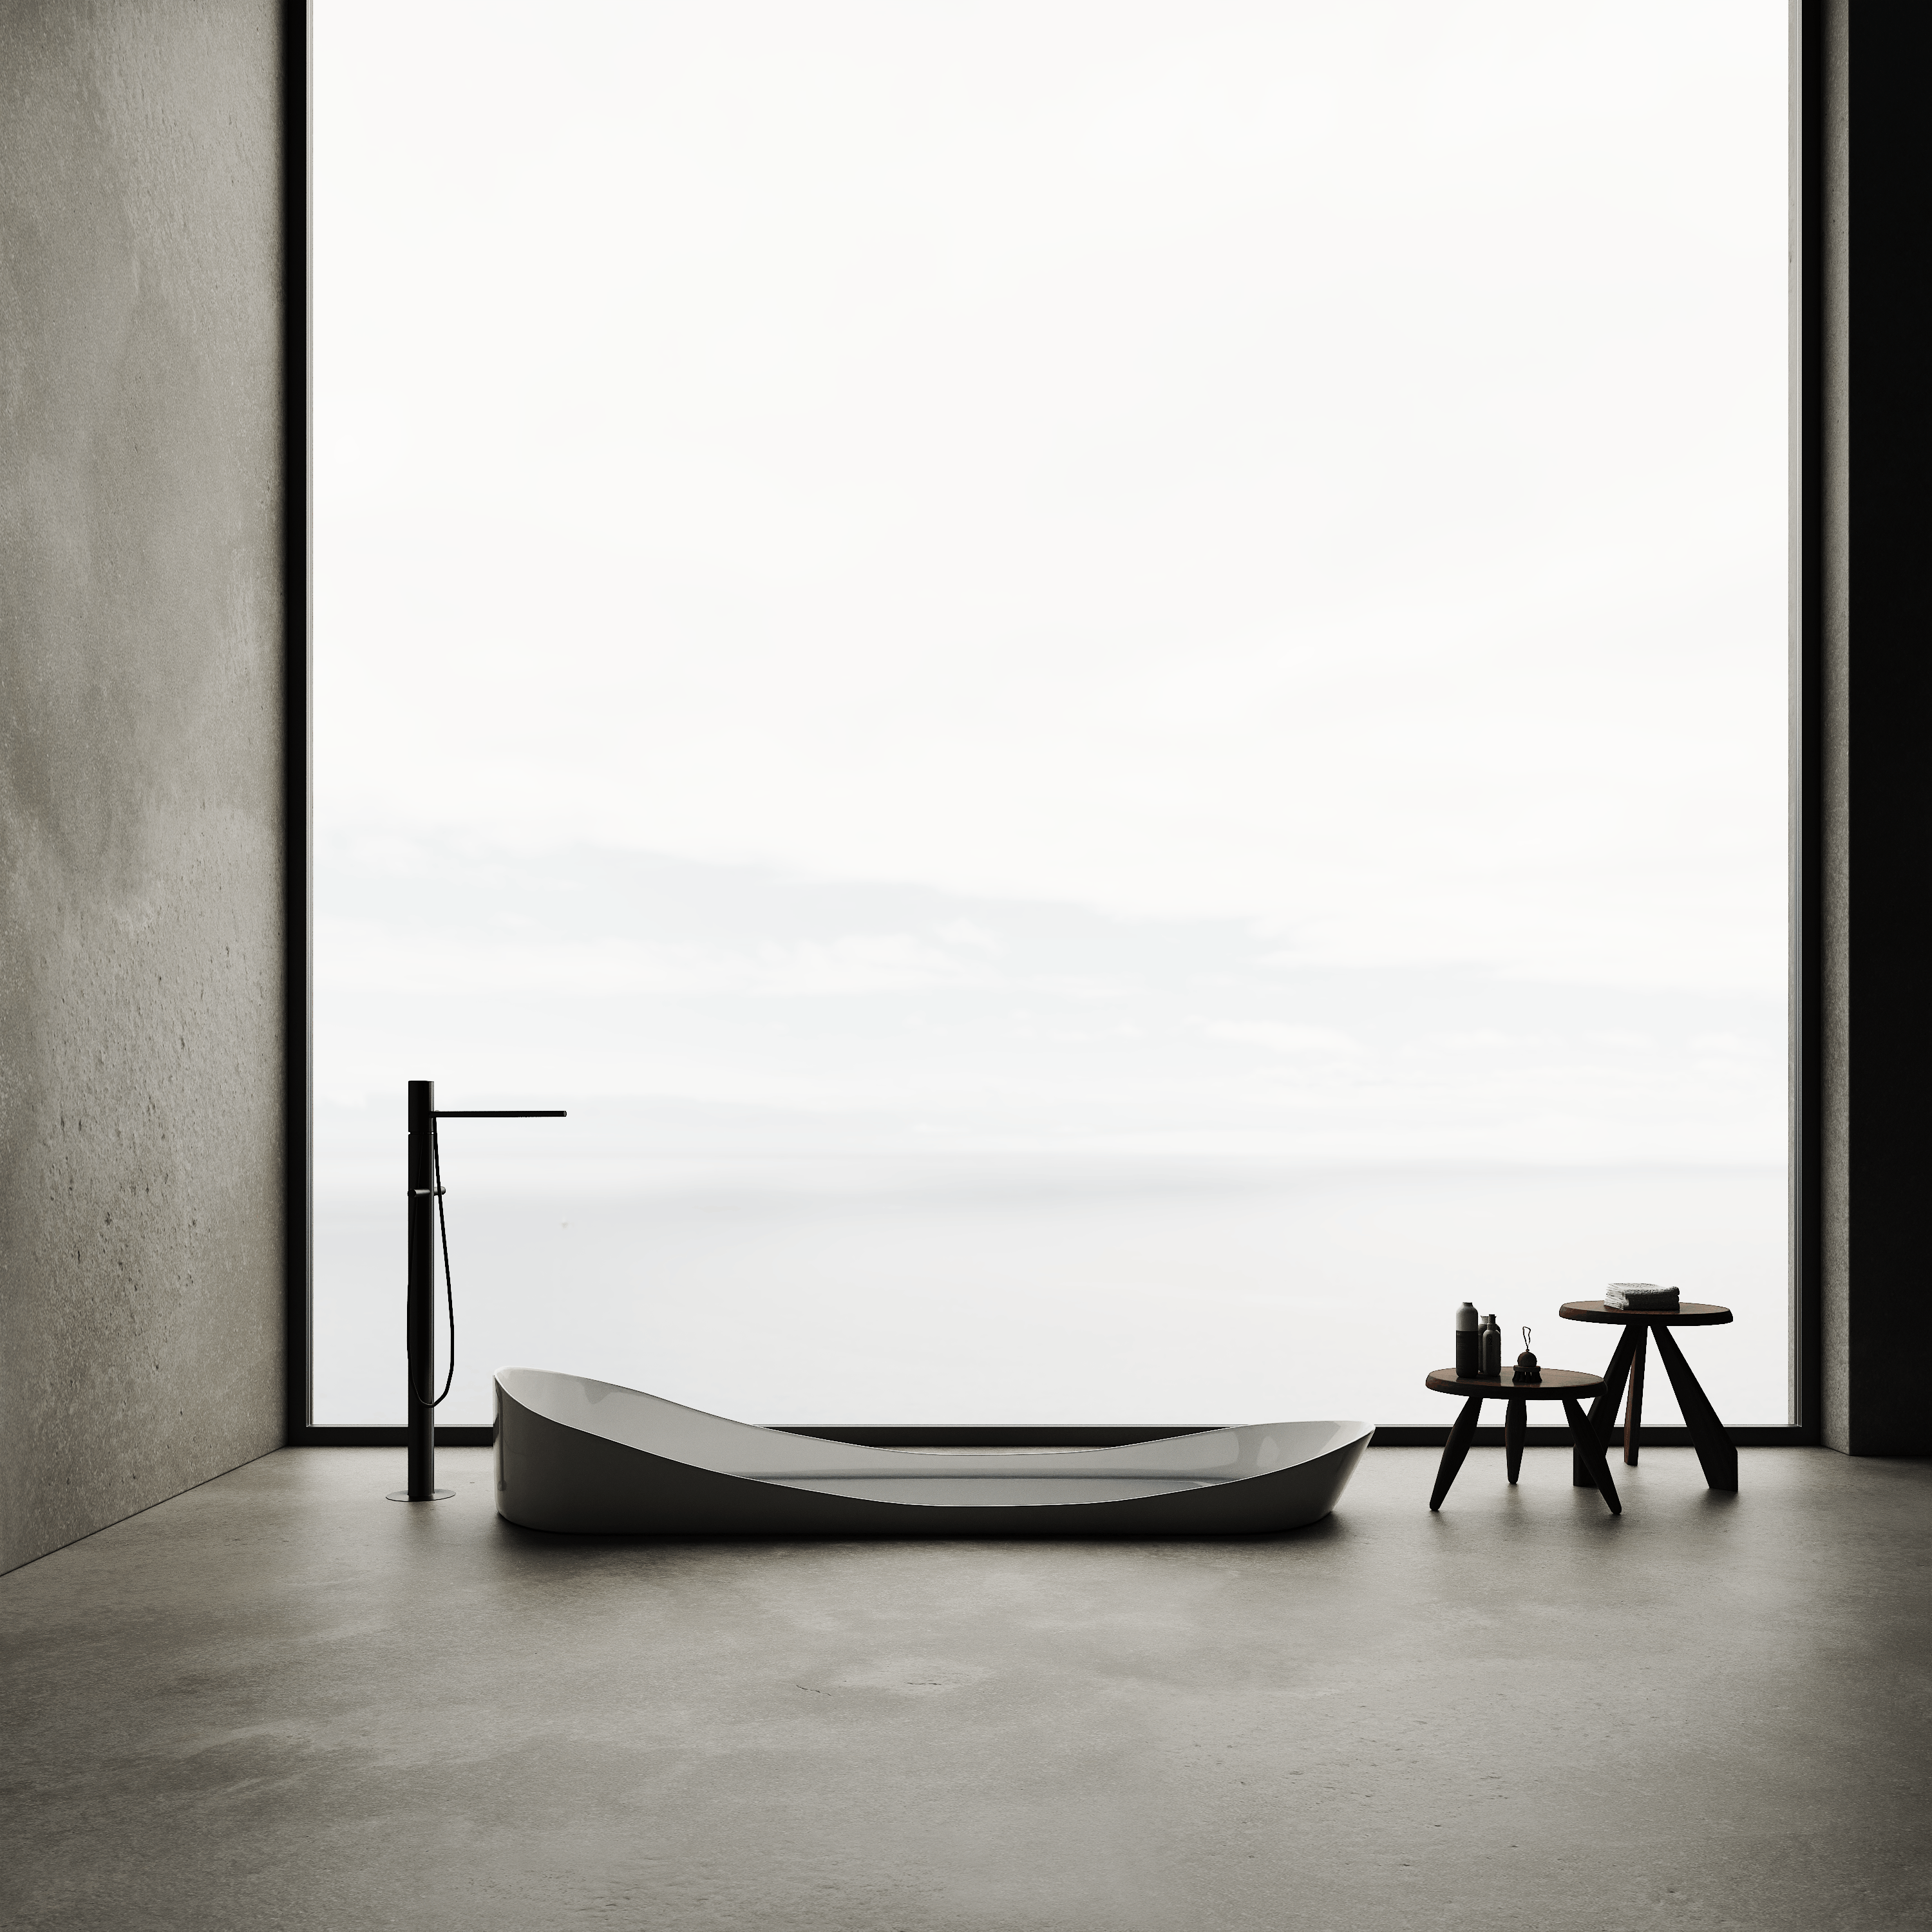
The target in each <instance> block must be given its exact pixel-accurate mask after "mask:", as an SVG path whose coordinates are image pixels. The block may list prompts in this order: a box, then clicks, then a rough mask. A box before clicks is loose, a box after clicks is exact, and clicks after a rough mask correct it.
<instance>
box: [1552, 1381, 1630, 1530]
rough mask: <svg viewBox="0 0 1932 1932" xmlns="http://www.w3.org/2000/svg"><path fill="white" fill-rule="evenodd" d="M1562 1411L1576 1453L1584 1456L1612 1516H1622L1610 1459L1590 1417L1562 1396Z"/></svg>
mask: <svg viewBox="0 0 1932 1932" xmlns="http://www.w3.org/2000/svg"><path fill="white" fill-rule="evenodd" d="M1563 1413H1564V1414H1565V1415H1566V1416H1568V1418H1569V1420H1570V1440H1571V1442H1572V1443H1573V1444H1574V1445H1575V1446H1576V1451H1577V1454H1578V1455H1580V1456H1581V1457H1585V1458H1586V1460H1587V1461H1588V1462H1589V1466H1590V1469H1591V1470H1592V1473H1593V1474H1594V1475H1595V1478H1596V1486H1597V1487H1598V1489H1599V1490H1601V1491H1602V1492H1603V1496H1604V1502H1607V1503H1608V1504H1609V1505H1610V1514H1612V1515H1613V1516H1622V1514H1623V1513H1624V1506H1623V1505H1622V1503H1621V1502H1619V1501H1618V1500H1617V1486H1616V1484H1615V1483H1614V1482H1613V1481H1612V1480H1611V1478H1610V1458H1609V1457H1607V1456H1606V1455H1605V1454H1604V1445H1602V1443H1601V1442H1598V1439H1597V1431H1596V1428H1595V1424H1592V1421H1590V1418H1589V1417H1588V1416H1587V1415H1585V1414H1584V1413H1583V1405H1582V1404H1581V1403H1576V1402H1573V1401H1571V1399H1570V1397H1568V1396H1567V1395H1566V1396H1565V1397H1564V1398H1563Z"/></svg>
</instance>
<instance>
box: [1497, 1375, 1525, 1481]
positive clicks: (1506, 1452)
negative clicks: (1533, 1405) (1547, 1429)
mask: <svg viewBox="0 0 1932 1932" xmlns="http://www.w3.org/2000/svg"><path fill="white" fill-rule="evenodd" d="M1527 1427H1529V1403H1526V1402H1525V1401H1524V1400H1523V1397H1521V1396H1520V1395H1513V1396H1511V1397H1510V1403H1509V1407H1508V1409H1505V1411H1504V1412H1503V1457H1504V1460H1505V1462H1506V1463H1508V1466H1509V1479H1510V1481H1511V1482H1514V1481H1516V1479H1517V1477H1518V1475H1520V1474H1521V1473H1522V1470H1523V1431H1524V1430H1525V1429H1526V1428H1527Z"/></svg>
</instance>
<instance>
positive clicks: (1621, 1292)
mask: <svg viewBox="0 0 1932 1932" xmlns="http://www.w3.org/2000/svg"><path fill="white" fill-rule="evenodd" d="M1604 1307H1606V1308H1636V1309H1644V1308H1655V1309H1664V1310H1671V1311H1674V1310H1676V1307H1677V1291H1676V1289H1674V1288H1659V1287H1658V1285H1657V1284H1656V1283H1655V1282H1653V1281H1613V1282H1612V1283H1610V1286H1609V1287H1608V1288H1607V1289H1604Z"/></svg>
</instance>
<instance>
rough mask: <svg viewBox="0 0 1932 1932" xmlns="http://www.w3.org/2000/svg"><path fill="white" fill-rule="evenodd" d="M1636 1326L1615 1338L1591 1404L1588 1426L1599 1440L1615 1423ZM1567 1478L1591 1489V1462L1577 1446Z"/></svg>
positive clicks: (1605, 1437) (1594, 1483)
mask: <svg viewBox="0 0 1932 1932" xmlns="http://www.w3.org/2000/svg"><path fill="white" fill-rule="evenodd" d="M1640 1327H1641V1324H1639V1325H1637V1327H1626V1328H1625V1330H1624V1332H1623V1334H1622V1335H1621V1336H1619V1337H1618V1339H1617V1346H1616V1349H1614V1350H1613V1352H1612V1353H1611V1355H1610V1367H1608V1368H1607V1369H1606V1370H1604V1389H1603V1393H1602V1394H1601V1395H1599V1396H1598V1397H1597V1399H1596V1400H1595V1402H1593V1403H1591V1405H1590V1426H1591V1427H1592V1429H1594V1430H1595V1431H1596V1436H1597V1440H1598V1442H1609V1441H1610V1432H1611V1430H1613V1429H1615V1428H1616V1426H1617V1404H1618V1403H1620V1402H1621V1401H1622V1400H1623V1395H1624V1384H1625V1381H1626V1380H1627V1379H1628V1377H1629V1375H1630V1366H1631V1358H1632V1357H1634V1355H1636V1353H1637V1334H1638V1331H1639V1328H1640ZM1570 1480H1571V1482H1572V1483H1574V1484H1575V1485H1576V1487H1577V1488H1578V1489H1580V1490H1594V1489H1595V1488H1596V1487H1597V1486H1598V1485H1597V1478H1596V1477H1595V1475H1594V1474H1593V1473H1592V1471H1591V1468H1590V1466H1589V1463H1586V1461H1585V1460H1583V1451H1581V1450H1579V1451H1577V1453H1576V1454H1574V1455H1573V1456H1572V1457H1571V1458H1570Z"/></svg>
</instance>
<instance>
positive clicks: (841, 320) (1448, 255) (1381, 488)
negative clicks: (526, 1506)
mask: <svg viewBox="0 0 1932 1932" xmlns="http://www.w3.org/2000/svg"><path fill="white" fill-rule="evenodd" d="M1785 31H1786V28H1785V17H1784V8H1783V7H1781V5H1775V4H1769V3H1768V0H1700V4H1697V5H1690V6H1685V5H1683V4H1682V0H1670V4H1667V5H1666V4H1648V5H1646V4H1637V5H1619V6H1618V7H1585V6H1583V5H1563V4H1557V5H1553V4H1550V0H1357V4H1353V5H1349V6H1348V7H1339V8H1338V7H1330V6H1318V5H1301V4H1295V0H1286V3H1284V0H1270V3H1269V4H1265V5H1247V4H1237V3H1236V0H1151V4H1145V5H1121V4H1118V0H1106V4H1100V0H1025V4H998V3H997V0H910V4H907V0H891V4H885V0H878V4H860V3H859V0H782V4H780V3H779V0H552V3H551V4H549V5H544V6H541V7H528V6H514V7H513V6H509V5H485V4H478V0H464V4H463V5H455V4H453V3H452V0H384V4H382V5H375V4H373V0H316V6H315V108H314V128H315V158H314V290H315V299H314V398H315V472H314V474H315V502H316V523H315V544H314V563H315V574H316V586H317V590H316V629H315V659H314V661H315V682H316V692H317V722H316V747H315V760H316V762H315V785H316V822H315V849H316V861H315V874H314V888H315V901H316V954H315V957H316V968H315V974H316V977H315V995H314V999H315V1007H314V1015H315V1042H316V1046H315V1068H316V1072H315V1081H316V1139H315V1145H316V1157H315V1202H316V1219H315V1241H316V1273H315V1307H314V1334H315V1355H314V1383H315V1392H314V1414H315V1417H316V1419H317V1421H322V1422H336V1421H339V1422H392V1421H401V1420H402V1418H403V1403H404V1382H403V1375H402V1364H401V1337H402V1311H401V1285H402V1280H403V1272H404V1257H403V1247H402V1215H403V1199H402V1161H403V1118H402V1102H403V1090H404V1082H405V1081H406V1080H407V1079H410V1078H412V1077H416V1078H434V1079H436V1080H437V1082H438V1083H439V1087H440V1095H441V1098H442V1100H443V1104H444V1105H446V1106H458V1107H467V1106H477V1107H489V1106H519V1105H526V1106H563V1107H567V1108H568V1109H569V1110H570V1118H569V1119H568V1121H562V1122H556V1121H538V1122H532V1123H529V1124H509V1123H501V1122H475V1123H468V1122H454V1123H451V1124H448V1125H447V1126H446V1129H445V1130H444V1148H443V1151H444V1161H445V1169H446V1172H445V1179H446V1183H447V1184H448V1187H449V1195H448V1208H449V1236H450V1244H451V1259H452V1263H453V1265H454V1268H455V1276H456V1298H457V1310H458V1325H459V1334H458V1345H459V1359H458V1370H457V1375H456V1380H455V1388H454V1392H453V1394H452V1398H451V1400H450V1402H449V1405H448V1406H447V1407H446V1409H445V1410H444V1411H443V1415H444V1417H445V1418H446V1419H448V1420H452V1421H481V1420H484V1419H487V1415H488V1413H489V1408H490V1400H489V1394H488V1389H489V1372H490V1370H491V1369H492V1368H493V1367H495V1366H496V1365H498V1364H499V1363H502V1362H505V1361H519V1362H523V1363H527V1364H533V1365H536V1366H542V1367H557V1368H564V1369H572V1370H579V1371H580V1372H583V1373H589V1374H592V1375H598V1376H605V1377H607V1378H608V1379H613V1380H617V1381H622V1382H630V1383H632V1384H634V1385H637V1386H640V1387H643V1388H649V1389H651V1390H653V1391H656V1392H657V1393H659V1394H664V1395H667V1396H670V1397H673V1398H675V1399H676V1400H681V1401H685V1402H688V1403H694V1404H696V1405H698V1406H703V1407H708V1408H714V1409H721V1410H725V1411H727V1412H731V1413H733V1414H736V1415H742V1416H745V1417H747V1418H750V1419H753V1420H761V1421H786V1420H790V1421H880V1422H886V1421H983V1422H996V1421H1068V1422H1073V1421H1196V1420H1199V1421H1240V1420H1252V1419H1259V1418H1264V1417H1267V1416H1272V1415H1316V1414H1319V1415H1367V1416H1370V1417H1373V1418H1378V1419H1380V1420H1382V1421H1412V1420H1413V1421H1436V1422H1440V1421H1445V1420H1446V1419H1447V1415H1446V1413H1445V1406H1444V1405H1442V1403H1441V1402H1440V1399H1439V1398H1435V1397H1430V1396H1429V1395H1428V1394H1426V1393H1425V1392H1424V1390H1423V1388H1422V1387H1421V1378H1422V1376H1423V1374H1424V1372H1425V1371H1426V1370H1427V1369H1429V1368H1430V1367H1435V1366H1436V1365H1437V1364H1439V1362H1440V1361H1442V1360H1443V1359H1445V1358H1446V1356H1447V1354H1448V1328H1449V1321H1450V1316H1451V1312H1452V1310H1453V1309H1454V1305H1455V1304H1456V1303H1457V1302H1458V1301H1461V1300H1463V1299H1464V1298H1469V1299H1471V1300H1473V1301H1476V1302H1477V1303H1478V1305H1479V1307H1481V1309H1482V1310H1484V1311H1485V1312H1487V1311H1489V1310H1494V1311H1496V1313H1497V1314H1498V1316H1499V1319H1501V1320H1502V1322H1503V1323H1504V1324H1505V1328H1506V1331H1508V1332H1509V1333H1510V1334H1511V1336H1512V1338H1514V1331H1515V1330H1516V1329H1517V1328H1518V1327H1520V1326H1521V1325H1523V1324H1526V1323H1527V1324H1530V1325H1533V1326H1534V1328H1535V1331H1536V1346H1537V1347H1538V1351H1539V1352H1541V1353H1542V1354H1543V1355H1544V1358H1545V1359H1546V1360H1550V1361H1559V1362H1564V1363H1568V1364H1573V1365H1574V1366H1578V1367H1596V1366H1601V1357H1602V1356H1604V1355H1606V1354H1607V1341H1606V1340H1602V1339H1600V1337H1601V1331H1577V1330H1575V1329H1574V1328H1573V1329H1567V1330H1566V1329H1565V1328H1560V1327H1559V1324H1558V1322H1557V1321H1556V1308H1557V1306H1558V1304H1559V1302H1560V1301H1563V1300H1565V1299H1568V1298H1574V1297H1577V1296H1582V1295H1590V1294H1593V1293H1595V1292H1599V1291H1600V1290H1601V1288H1602V1286H1603V1285H1604V1283H1606V1282H1608V1281H1610V1280H1619V1279H1637V1280H1655V1281H1660V1282H1667V1283H1678V1284H1679V1285H1681V1286H1682V1288H1683V1289H1684V1291H1685V1293H1686V1295H1689V1296H1692V1297H1694V1298H1697V1299H1700V1300H1706V1301H1720V1302H1724V1303H1726V1304H1730V1306H1732V1307H1733V1308H1734V1309H1735V1310H1736V1311H1737V1315H1738V1321H1737V1322H1736V1325H1735V1326H1734V1327H1733V1328H1731V1329H1730V1330H1727V1331H1723V1332H1722V1334H1716V1335H1713V1336H1712V1337H1711V1338H1710V1339H1709V1340H1708V1342H1706V1343H1703V1344H1701V1345H1700V1348H1699V1349H1698V1364H1697V1366H1698V1370H1699V1373H1700V1376H1703V1379H1704V1380H1705V1382H1706V1387H1707V1388H1709V1391H1710V1392H1711V1394H1712V1397H1713V1399H1714V1400H1715V1402H1716V1403H1717V1405H1718V1408H1719V1409H1720V1410H1721V1412H1723V1413H1724V1415H1725V1416H1726V1417H1727V1420H1731V1421H1738V1422H1779V1421H1784V1419H1785V1418H1786V1415H1787V1400H1788V1397H1787V1325H1786V1307H1787V1262H1786V1232H1785V1231H1786V1146H1787V1118H1786V1112H1787V1103H1786V1080H1785V1065H1786V1027H1785V1012H1786V987H1785V961H1786V944H1785V920H1786V904H1785V873H1786V863H1785V861H1786V850H1785V841H1786V831H1785V826H1786V815H1785V790H1786V763H1785V760H1786V711H1787V696H1786V688H1787V686H1786V661H1787V658H1786V619H1785V595H1786V571H1785V547H1786V470H1787V458H1786V403H1785V398H1786V380H1787V378H1786V295H1785V278H1786V208H1787V182H1786V169H1787V161H1786V130H1785V101H1786V94H1785V72H1784V69H1785ZM1514 1346H1515V1344H1514V1339H1513V1347H1514ZM1648 1406H1649V1412H1650V1414H1651V1415H1652V1418H1653V1419H1654V1420H1656V1421H1674V1420H1675V1419H1676V1417H1675V1412H1674V1410H1673V1409H1672V1408H1671V1406H1670V1397H1669V1394H1668V1391H1667V1389H1666V1388H1664V1387H1663V1386H1661V1384H1660V1385H1658V1386H1655V1387H1654V1388H1652V1391H1650V1392H1649V1402H1648Z"/></svg>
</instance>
